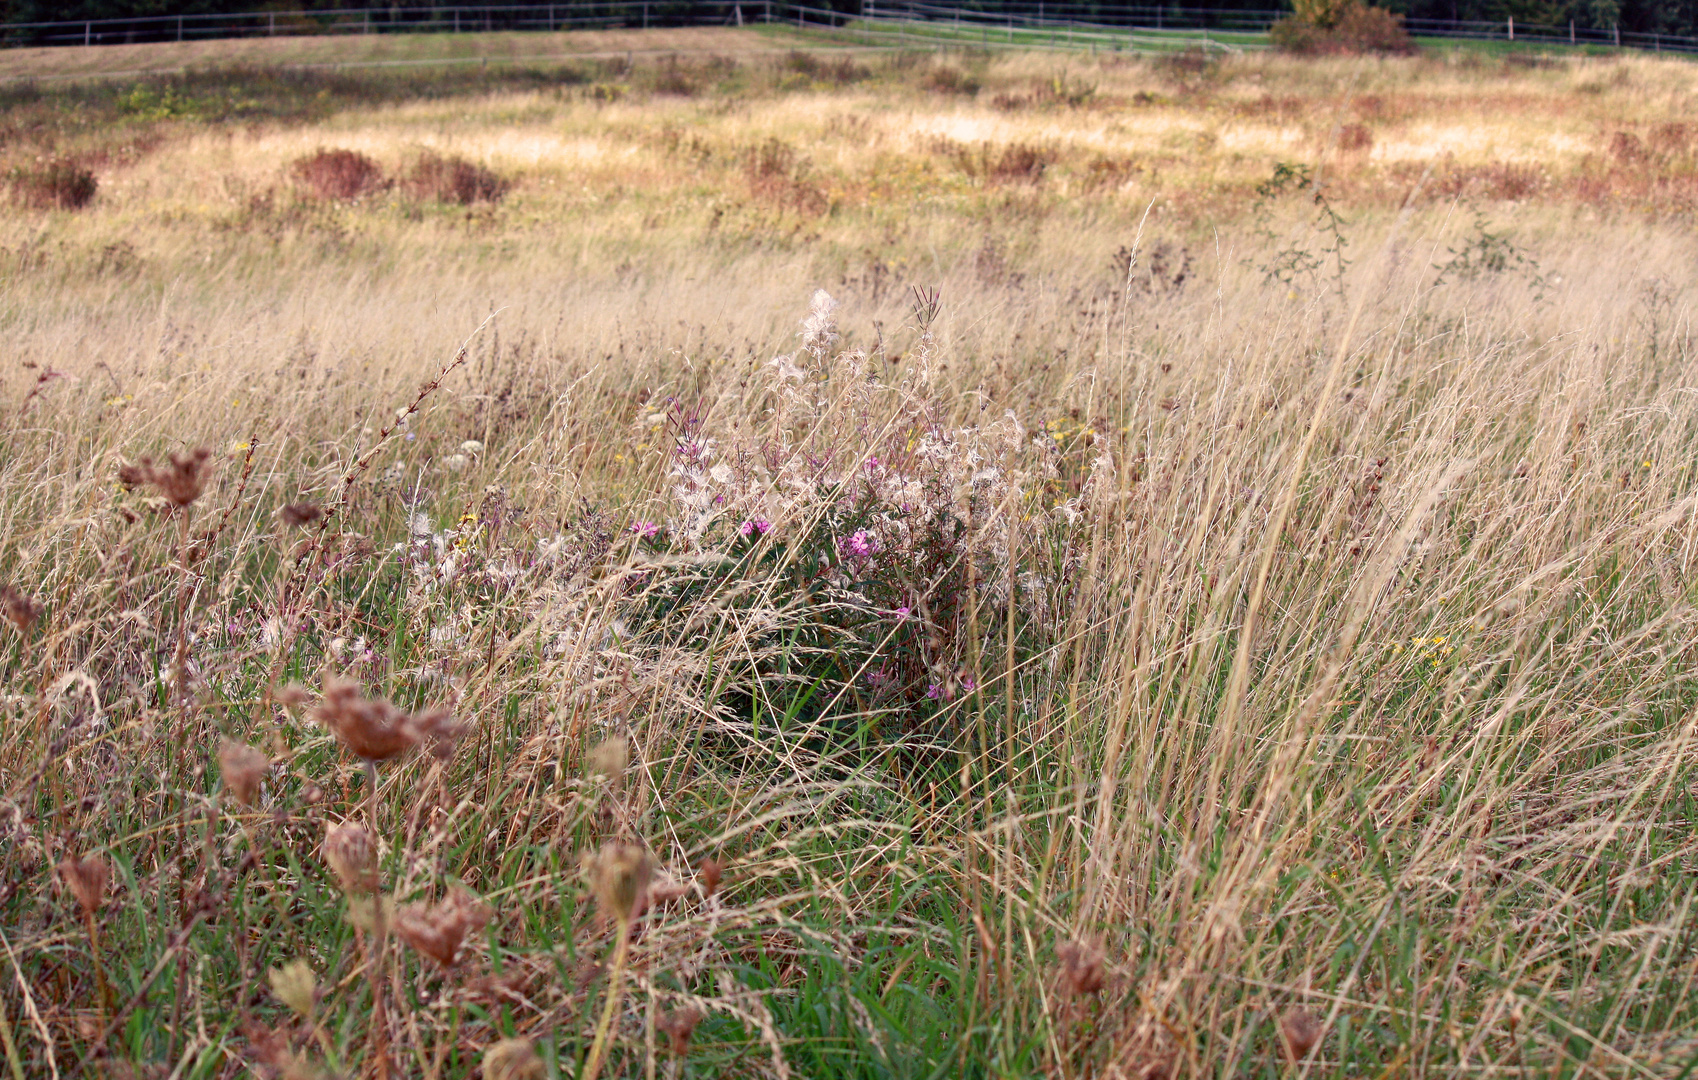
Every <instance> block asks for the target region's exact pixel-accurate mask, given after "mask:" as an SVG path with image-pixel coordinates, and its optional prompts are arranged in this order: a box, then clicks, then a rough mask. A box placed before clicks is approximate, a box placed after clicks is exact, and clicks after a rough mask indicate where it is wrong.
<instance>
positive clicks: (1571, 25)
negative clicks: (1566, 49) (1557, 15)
mask: <svg viewBox="0 0 1698 1080" xmlns="http://www.w3.org/2000/svg"><path fill="white" fill-rule="evenodd" d="M1568 43H1569V44H1570V45H1572V44H1574V20H1573V19H1570V20H1568Z"/></svg>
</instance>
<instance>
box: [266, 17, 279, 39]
mask: <svg viewBox="0 0 1698 1080" xmlns="http://www.w3.org/2000/svg"><path fill="white" fill-rule="evenodd" d="M265 33H266V36H267V37H276V36H277V12H275V11H273V12H271V14H270V18H269V19H268V25H267V27H266V30H265Z"/></svg>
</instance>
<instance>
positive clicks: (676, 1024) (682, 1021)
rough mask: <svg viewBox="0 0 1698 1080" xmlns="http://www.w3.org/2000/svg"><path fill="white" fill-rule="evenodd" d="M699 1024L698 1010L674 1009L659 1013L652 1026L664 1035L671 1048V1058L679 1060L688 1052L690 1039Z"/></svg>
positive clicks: (699, 1013) (700, 1020) (700, 1016)
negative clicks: (658, 1017)
mask: <svg viewBox="0 0 1698 1080" xmlns="http://www.w3.org/2000/svg"><path fill="white" fill-rule="evenodd" d="M701 1022H702V1013H701V1010H700V1009H674V1010H671V1011H669V1012H664V1013H661V1014H660V1019H658V1020H656V1021H655V1025H654V1026H655V1027H657V1028H659V1029H660V1030H661V1031H662V1032H664V1033H665V1034H666V1038H667V1040H668V1042H669V1043H670V1044H671V1046H672V1056H673V1057H680V1058H681V1057H683V1056H685V1055H686V1054H688V1053H689V1052H690V1037H691V1036H692V1035H694V1034H695V1033H696V1025H697V1024H699V1023H701Z"/></svg>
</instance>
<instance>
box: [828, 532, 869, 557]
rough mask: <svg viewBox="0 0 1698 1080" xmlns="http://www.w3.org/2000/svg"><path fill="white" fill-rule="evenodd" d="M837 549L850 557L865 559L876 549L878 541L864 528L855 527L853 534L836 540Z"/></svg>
mask: <svg viewBox="0 0 1698 1080" xmlns="http://www.w3.org/2000/svg"><path fill="white" fill-rule="evenodd" d="M837 550H838V551H839V552H841V553H842V554H843V555H844V556H846V557H848V558H851V559H865V558H867V557H868V556H870V555H871V554H872V553H873V552H875V551H877V550H878V541H877V540H874V539H873V538H872V536H871V535H870V534H869V533H868V532H867V530H865V529H857V530H855V533H854V535H853V536H846V537H844V538H843V539H841V540H839V541H838V542H837Z"/></svg>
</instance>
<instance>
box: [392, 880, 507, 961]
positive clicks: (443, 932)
mask: <svg viewBox="0 0 1698 1080" xmlns="http://www.w3.org/2000/svg"><path fill="white" fill-rule="evenodd" d="M490 915H491V912H490V910H489V905H487V904H484V903H482V902H480V901H479V900H477V899H475V898H474V897H472V895H471V894H470V893H464V892H457V893H454V894H453V895H452V896H450V897H449V898H448V899H446V900H444V901H443V902H442V903H440V904H408V905H407V906H406V907H404V908H402V909H401V910H400V912H399V913H397V914H396V916H395V932H396V933H397V934H399V935H400V937H401V940H402V941H405V942H406V943H407V944H409V945H411V946H412V947H413V948H415V949H417V950H418V951H419V952H422V953H424V954H425V955H426V956H428V957H430V958H431V959H432V960H435V961H436V962H437V963H438V964H441V965H442V966H443V967H445V968H448V967H453V966H454V961H455V959H456V958H458V956H459V954H460V943H461V942H463V941H465V940H466V935H467V934H470V933H473V932H474V931H477V930H481V929H483V928H484V926H485V924H487V923H488V922H489V919H490Z"/></svg>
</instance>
